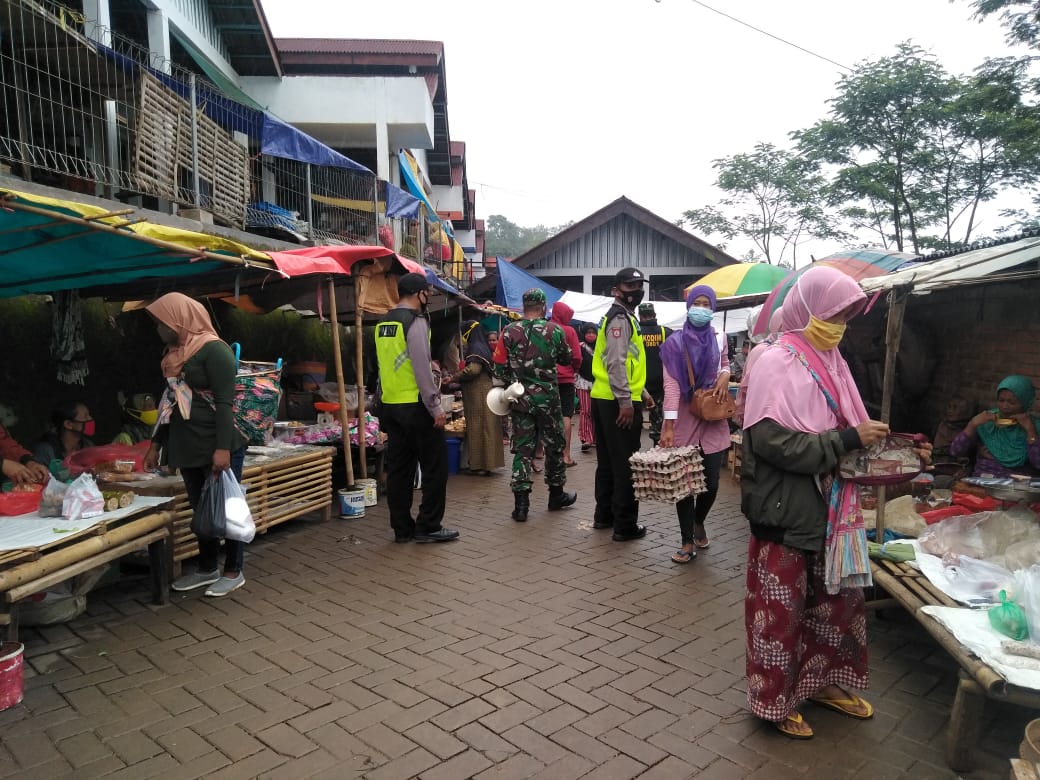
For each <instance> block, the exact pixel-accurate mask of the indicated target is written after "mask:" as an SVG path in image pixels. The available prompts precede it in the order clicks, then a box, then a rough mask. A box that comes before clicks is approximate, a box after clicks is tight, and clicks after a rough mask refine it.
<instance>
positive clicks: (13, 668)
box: [0, 642, 25, 710]
mask: <svg viewBox="0 0 1040 780" xmlns="http://www.w3.org/2000/svg"><path fill="white" fill-rule="evenodd" d="M24 650H25V648H24V646H23V645H22V643H21V642H3V643H0V710H6V709H10V708H11V707H16V706H18V705H19V704H21V703H22V695H23V693H24V691H25V678H24V674H23V670H22V663H23V656H22V653H23V651H24Z"/></svg>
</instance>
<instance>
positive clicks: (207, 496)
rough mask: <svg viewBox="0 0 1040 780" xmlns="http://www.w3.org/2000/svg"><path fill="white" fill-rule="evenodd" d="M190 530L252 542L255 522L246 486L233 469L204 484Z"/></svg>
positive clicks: (199, 534) (215, 537)
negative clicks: (248, 502)
mask: <svg viewBox="0 0 1040 780" xmlns="http://www.w3.org/2000/svg"><path fill="white" fill-rule="evenodd" d="M191 530H192V533H194V534H196V535H197V536H202V537H207V538H210V539H233V540H235V541H239V542H251V541H253V537H254V536H255V535H256V525H255V524H254V523H253V515H252V513H251V512H250V511H249V505H248V504H247V503H246V492H245V488H244V487H243V486H242V485H240V484H239V482H238V480H237V479H235V475H234V473H233V472H232V471H231V469H225V470H224V471H223V472H221V475H220V477H219V478H217V477H213V478H211V479H207V480H206V481H205V483H203V485H202V495H200V496H199V505H198V506H197V507H195V512H194V514H193V515H192V517H191Z"/></svg>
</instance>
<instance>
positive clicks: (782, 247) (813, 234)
mask: <svg viewBox="0 0 1040 780" xmlns="http://www.w3.org/2000/svg"><path fill="white" fill-rule="evenodd" d="M712 167H713V168H714V169H715V170H716V171H717V172H718V178H717V180H716V181H715V186H716V187H718V188H719V189H720V190H722V192H723V193H725V194H724V196H723V197H722V199H721V200H719V202H718V205H708V206H704V207H702V208H699V209H692V210H690V211H686V212H684V213H683V216H682V219H680V220H679V225H680V226H682V225H687V224H688V225H690V226H691V227H693V228H694V229H695V230H697V231H698V232H700V233H702V234H704V235H708V236H722V237H723V238H724V239H725V240H726V241H727V242H728V241H733V240H734V239H738V238H741V239H747V240H750V241H751V242H753V243H754V245H755V247H756V249H757V252H756V251H754V250H751V251H749V252H748V253H747V254H746V255H745V257H744V258H743V259H744V260H746V261H754V260H759V259H761V260H764V261H765V262H767V263H774V264H776V265H786V266H789V267H793V266H796V265H797V262H798V247H799V245H800V244H803V243H805V242H806V241H807V240H809V239H810V238H814V239H828V238H830V239H835V240H842V239H846V238H849V236H848V235H847V234H845V233H844V232H842V231H841V230H839V229H838V227H837V225H836V219H835V217H834V214H833V213H832V212H831V211H829V210H827V209H826V207H825V205H824V204H825V200H826V197H825V192H826V186H827V182H826V180H825V179H824V177H823V176H822V175H821V174H820V172H819V169H818V167H817V166H816V165H815V163H813V162H812V161H811V160H810V159H809V158H806V157H803V156H799V155H795V154H793V153H792V152H790V151H788V150H786V149H779V148H777V147H776V146H774V145H773V144H768V143H759V144H757V145H756V146H755V150H754V151H753V152H751V153H750V154H736V155H733V156H732V157H723V158H720V159H717V160H714V161H713V162H712ZM721 246H722V247H723V248H725V244H722V245H721Z"/></svg>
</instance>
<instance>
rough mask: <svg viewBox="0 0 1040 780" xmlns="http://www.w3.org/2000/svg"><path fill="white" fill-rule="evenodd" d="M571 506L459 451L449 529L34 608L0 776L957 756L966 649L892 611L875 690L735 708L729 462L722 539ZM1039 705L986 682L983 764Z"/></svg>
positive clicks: (670, 774)
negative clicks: (603, 526) (693, 542)
mask: <svg viewBox="0 0 1040 780" xmlns="http://www.w3.org/2000/svg"><path fill="white" fill-rule="evenodd" d="M575 457H576V458H577V459H578V461H579V465H578V466H577V467H576V468H573V469H569V471H568V473H569V475H570V477H571V486H572V487H577V489H578V490H579V492H580V498H579V502H578V504H577V506H576V507H575V508H573V509H570V510H568V511H565V512H557V513H549V512H545V511H544V510H543V509H542V508H543V507H544V504H545V497H546V493H545V488H544V486H541V485H539V486H538V487H537V488H536V490H535V492H534V494H533V500H532V506H533V507H534V509H533V511H532V513H531V519H530V522H528V523H526V524H517V523H513V522H511V521H510V520H509V519H508V513H509V509H510V504H511V498H510V494H509V493H508V485H507V483H508V477H507V476H506V475H505V474H500V475H497V476H493V477H487V478H482V477H468V476H456V477H452V478H451V481H450V484H449V505H450V508H449V521H448V523H449V524H450V525H452V526H455V527H457V528H459V529H460V530H461V531H462V539H461V541H459V542H456V543H453V544H442V545H396V544H394V543H393V542H392V541H391V539H392V534H391V533H390V530H389V525H388V521H387V515H386V506H385V502H381V503H380V505H379V506H378V507H374V508H369V510H368V513H367V516H366V517H365V518H364V519H361V520H354V521H342V520H335V521H332V522H329V523H324V524H323V523H320V522H318V521H317V520H316V519H315V520H304V521H298V522H294V523H290V524H287V525H286V526H284V527H282V528H280V529H276V530H274V531H272V532H271V533H270V534H268V535H267V536H265V537H262V538H260V539H259V540H258V541H257V542H255V543H254V544H253V545H252V546H251V548H250V552H249V557H248V559H247V576H248V578H249V581H248V583H247V585H246V587H245V588H244V589H242V590H240V591H238V592H237V593H235V594H234V595H232V596H231V597H228V598H226V599H221V600H210V599H206V598H204V597H202V596H201V595H199V594H197V593H196V594H187V595H182V594H174V597H173V603H172V604H171V605H170V606H167V607H163V608H156V607H153V606H151V605H149V604H148V603H147V601H148V596H147V588H146V582H145V580H144V578H143V577H133V576H130V577H124V579H123V580H122V581H121V582H120V585H119V586H118V587H109V588H106V589H104V590H102V591H100V592H96V593H94V594H92V595H91V600H90V606H89V609H88V612H87V613H86V614H85V615H83V616H82V617H80V618H79V619H77V620H75V621H73V622H71V623H69V624H66V625H61V626H55V627H49V628H41V629H38V630H35V629H26V630H25V631H24V632H23V638H24V639H25V642H26V658H27V669H26V673H27V679H26V698H25V702H24V703H23V704H22V705H21V706H19V707H17V708H15V709H12V710H8V711H7V712H3V713H0V775H2V776H3V777H32V778H57V777H84V778H91V777H113V778H150V777H161V778H163V779H164V780H176V779H177V778H196V777H206V778H221V779H223V778H251V777H265V778H283V777H284V778H304V777H328V778H361V777H363V778H371V779H372V780H381V779H383V778H409V777H421V778H428V779H429V780H434V779H435V778H438V779H439V778H445V779H447V780H456V779H458V778H468V777H476V778H481V779H482V780H483V779H484V778H502V779H503V780H504V779H506V778H527V777H537V778H553V780H566V778H578V777H586V778H603V779H606V778H630V777H644V778H684V777H694V776H696V777H703V778H742V777H753V778H766V779H769V780H773V779H775V778H914V779H915V780H921V779H923V778H949V777H954V776H955V775H954V773H952V772H951V771H950V770H949V769H948V768H947V767H946V765H945V763H944V761H943V745H944V738H945V727H946V724H947V721H948V715H949V708H950V705H951V703H952V700H953V694H954V690H955V686H956V671H957V670H956V667H955V665H954V664H953V663H952V661H951V660H950V659H949V658H948V656H946V654H945V653H944V652H943V651H942V650H941V648H939V647H938V646H937V645H936V644H935V643H934V642H933V641H932V640H931V639H930V638H929V637H928V635H927V634H926V633H925V632H924V631H923V630H921V629H920V628H919V627H917V626H916V624H914V623H913V622H912V621H910V620H909V619H908V618H907V617H906V616H905V615H904V614H902V613H901V612H899V611H898V610H897V611H891V612H887V613H885V614H882V615H880V616H878V615H872V616H871V617H870V623H869V631H870V641H871V665H872V669H873V685H872V687H871V690H870V697H871V699H872V701H873V702H874V704H875V707H876V709H877V716H876V718H875V719H874V720H873V721H870V722H866V723H863V722H856V721H852V720H849V719H846V718H843V717H841V716H840V715H837V714H835V713H831V712H829V711H823V710H820V709H819V708H813V707H812V706H807V707H806V709H805V713H806V716H807V719H808V720H809V721H810V722H811V723H812V725H813V727H814V728H815V729H816V734H817V736H816V737H815V738H814V739H813V740H811V741H808V742H794V741H791V740H788V739H786V738H784V737H782V736H780V735H778V734H777V733H776V732H774V731H773V730H772V729H770V728H768V727H766V726H764V725H763V724H761V723H760V722H759V721H757V720H756V719H754V718H752V717H750V716H749V715H748V714H747V713H746V712H745V711H744V709H743V702H744V692H743V686H744V680H743V664H744V647H743V641H744V640H743V636H744V635H743V608H742V599H743V582H744V559H745V554H746V546H747V532H746V526H745V523H744V520H743V517H742V516H741V515H740V512H739V509H738V497H737V491H736V489H735V487H734V486H733V485H732V484H730V483H729V481H728V479H726V478H725V477H724V480H723V488H722V492H721V494H720V497H719V501H718V504H717V507H716V509H715V510H714V511H713V513H712V515H711V517H710V519H709V524H708V530H709V533H710V535H711V540H712V544H711V548H710V549H709V550H707V551H704V552H702V553H701V554H700V556H699V557H698V558H697V560H696V561H695V562H693V563H692V564H690V565H686V566H677V565H675V564H672V563H671V562H670V561H669V560H668V555H669V554H670V552H671V551H672V550H673V549H674V548H675V547H676V545H677V536H678V529H677V524H676V521H675V519H674V515H673V510H672V509H671V507H664V506H660V505H645V506H644V507H643V515H642V516H643V519H644V520H645V521H646V523H647V525H648V526H649V527H650V529H651V530H650V533H649V534H648V536H647V538H646V539H644V540H642V541H637V542H629V543H625V544H619V543H614V542H612V541H611V540H610V534H609V532H603V531H594V530H592V528H591V506H592V504H591V483H592V473H593V467H594V460H595V456H594V454H586V455H582V454H579V453H575ZM1032 715H1033V714H1032V713H1029V712H1026V711H1024V710H1021V709H1018V708H1014V707H1009V706H1004V707H1001V706H997V705H994V704H992V703H991V704H988V705H987V709H986V721H985V723H984V725H983V740H982V743H981V745H980V751H979V754H978V768H977V769H976V770H975V771H973V772H971V773H968V774H966V775H963V776H964V777H967V778H972V779H973V780H975V779H982V778H986V779H987V780H988V779H989V778H1003V777H1007V773H1008V769H1007V767H1008V764H1007V759H1008V758H1009V757H1011V756H1014V755H1017V752H1018V743H1019V741H1020V740H1021V738H1022V732H1023V728H1024V725H1025V723H1026V722H1027V721H1028V720H1029V719H1031V717H1032Z"/></svg>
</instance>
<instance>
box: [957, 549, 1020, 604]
mask: <svg viewBox="0 0 1040 780" xmlns="http://www.w3.org/2000/svg"><path fill="white" fill-rule="evenodd" d="M951 558H952V556H951ZM943 573H944V574H945V575H946V578H947V580H948V581H949V589H948V590H947V593H949V595H951V596H953V598H955V599H957V600H958V601H962V602H964V603H965V604H972V605H975V606H978V605H983V604H996V603H997V601H999V599H1000V594H1001V593H1003V592H1004V591H1005V590H1006V589H1009V588H1010V587H1011V585H1012V583H1013V582H1014V575H1012V574H1011V572H1009V571H1008V570H1007V569H1005V568H1004V567H1003V566H998V565H997V564H995V563H990V562H988V561H979V560H976V559H975V558H969V557H967V556H961V557H960V558H956V559H952V560H951V559H944V560H943Z"/></svg>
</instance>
